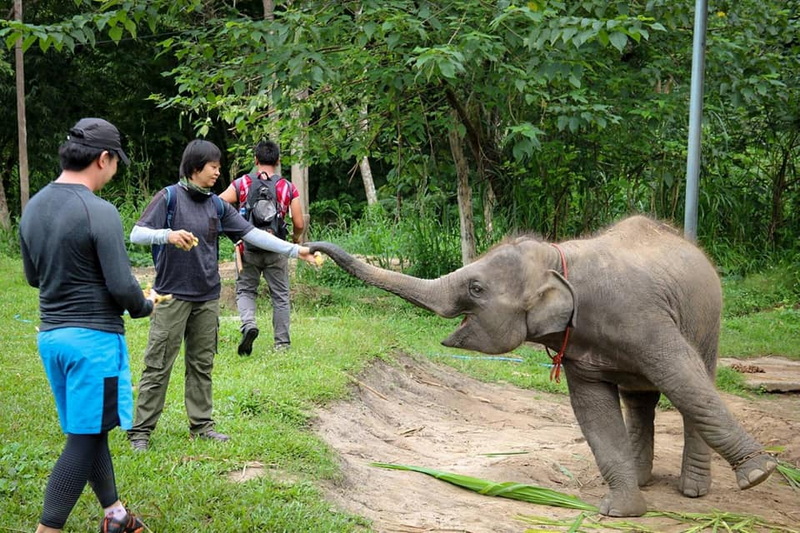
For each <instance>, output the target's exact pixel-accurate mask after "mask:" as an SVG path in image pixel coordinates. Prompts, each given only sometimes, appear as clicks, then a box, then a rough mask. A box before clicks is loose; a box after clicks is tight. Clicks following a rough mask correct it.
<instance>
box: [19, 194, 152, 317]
mask: <svg viewBox="0 0 800 533" xmlns="http://www.w3.org/2000/svg"><path fill="white" fill-rule="evenodd" d="M19 233H20V246H21V249H22V264H23V267H24V269H25V277H26V278H27V280H28V283H29V284H30V285H31V286H33V287H38V288H39V313H40V318H41V326H40V330H42V331H46V330H50V329H56V328H64V327H80V328H89V329H97V330H101V331H109V332H112V333H124V332H125V325H124V322H123V320H122V313H123V312H124V311H125V310H126V309H127V311H128V313H130V315H131V316H132V317H133V318H139V317H143V316H147V315H149V314H150V313H151V312H152V310H153V304H152V302H150V301H149V300H147V299H145V297H144V295H143V294H142V288H141V287H140V286H139V283H138V282H137V281H136V278H135V277H134V276H133V274H132V273H131V264H130V261H129V260H128V255H127V253H126V251H125V237H124V235H123V231H122V222H121V221H120V218H119V213H118V212H117V209H116V208H115V207H114V206H113V205H111V204H110V203H108V202H106V201H105V200H103V199H101V198H98V197H97V196H95V194H94V193H93V192H92V191H91V190H89V188H88V187H86V186H84V185H78V184H68V183H55V182H54V183H51V184H49V185H47V186H46V187H45V188H43V189H42V190H40V191H39V192H38V193H37V194H35V195H34V196H33V198H31V201H30V202H29V203H28V205H27V206H26V207H25V211H24V212H23V213H22V220H21V221H20V227H19Z"/></svg>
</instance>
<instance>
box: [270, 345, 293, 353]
mask: <svg viewBox="0 0 800 533" xmlns="http://www.w3.org/2000/svg"><path fill="white" fill-rule="evenodd" d="M291 347H292V345H291V344H276V345H275V346H273V347H272V351H274V352H283V351H286V350H288V349H289V348H291Z"/></svg>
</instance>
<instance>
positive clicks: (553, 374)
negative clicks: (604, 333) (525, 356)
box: [545, 243, 572, 383]
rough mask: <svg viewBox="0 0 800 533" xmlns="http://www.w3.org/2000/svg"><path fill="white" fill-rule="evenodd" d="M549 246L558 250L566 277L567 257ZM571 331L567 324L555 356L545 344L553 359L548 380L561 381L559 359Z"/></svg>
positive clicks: (558, 247) (559, 248)
mask: <svg viewBox="0 0 800 533" xmlns="http://www.w3.org/2000/svg"><path fill="white" fill-rule="evenodd" d="M550 246H552V247H553V248H555V249H556V250H558V255H560V256H561V270H563V271H564V279H567V258H566V257H565V256H564V250H562V249H561V247H560V246H559V245H557V244H553V243H551V244H550ZM570 331H572V326H569V325H568V326H567V329H566V330H565V331H564V342H562V343H561V349H560V350H559V351H558V353H557V354H556V355H555V356H552V355H550V348H548V347H547V346H545V350H546V351H547V355H549V356H550V359H552V360H553V368H552V369H551V370H550V381H553V380H555V382H556V383H561V360H562V359H563V358H564V351H565V350H566V349H567V343H568V342H569V332H570Z"/></svg>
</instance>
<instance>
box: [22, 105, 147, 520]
mask: <svg viewBox="0 0 800 533" xmlns="http://www.w3.org/2000/svg"><path fill="white" fill-rule="evenodd" d="M58 155H59V159H60V161H61V169H62V172H61V175H60V176H59V177H58V178H57V179H56V180H55V181H54V182H53V183H50V184H49V185H47V186H46V187H44V188H43V189H42V190H41V191H39V192H38V193H37V194H36V195H35V196H34V197H33V198H32V199H31V201H30V202H29V203H28V205H27V206H26V208H25V211H24V212H23V214H22V220H21V221H20V228H19V232H20V245H21V249H22V262H23V266H24V269H25V276H26V278H27V280H28V283H29V284H30V285H32V286H33V287H37V288H38V289H39V314H40V319H41V325H40V327H39V334H38V339H37V342H38V346H39V354H40V356H41V359H42V363H43V365H44V369H45V372H46V374H47V378H48V380H49V382H50V386H51V388H52V391H53V395H54V397H55V402H56V408H57V410H58V418H59V421H60V423H61V428H62V430H63V431H64V433H65V434H66V435H67V442H66V445H65V447H64V451H63V452H62V454H61V456H60V457H59V459H58V461H57V462H56V464H55V466H54V467H53V471H52V472H51V474H50V478H49V480H48V482H47V488H46V490H45V496H44V508H43V511H42V515H41V519H40V522H39V526H38V528H37V529H36V532H37V533H45V532H57V531H61V529H62V528H63V527H64V524H65V523H66V521H67V518H68V517H69V514H70V513H71V512H72V508H73V507H74V506H75V503H76V502H77V501H78V497H79V496H80V495H81V492H83V489H84V487H86V484H87V483H89V485H90V486H91V487H92V490H93V491H94V493H95V495H96V496H97V499H98V500H99V502H100V505H102V507H103V509H104V511H105V512H104V517H103V519H102V522H101V525H100V531H101V532H102V533H141V532H143V531H144V524H142V522H141V521H140V520H139V519H138V518H136V517H135V516H133V515H131V514H129V513H128V512H127V511H126V509H125V507H124V506H123V505H122V503H121V502H120V500H119V496H118V494H117V487H116V482H115V479H114V467H113V464H112V462H111V454H110V452H109V448H108V432H109V431H110V430H111V429H113V428H114V427H116V426H121V427H122V428H123V429H129V428H130V427H131V423H132V418H133V391H132V387H131V373H130V367H129V364H128V349H127V347H126V345H125V326H124V322H123V319H122V314H123V312H124V311H126V310H127V311H128V313H129V314H130V316H131V317H133V318H139V317H146V316H149V315H150V314H151V313H152V311H153V306H154V305H155V302H156V296H157V294H156V293H155V292H152V291H151V292H150V293H149V294H148V295H145V294H144V293H143V292H142V289H141V287H140V286H139V283H138V282H137V281H136V278H135V277H134V276H133V274H132V273H131V266H130V262H129V260H128V255H127V253H126V251H125V237H124V235H123V230H122V221H121V220H120V217H119V212H118V211H117V209H116V208H115V207H114V206H113V205H111V204H110V203H108V202H106V201H105V200H102V199H100V198H98V197H97V196H96V195H95V194H94V193H95V192H96V191H98V190H100V189H101V188H102V187H103V186H104V185H105V184H106V183H108V182H109V181H110V180H111V178H112V176H114V174H115V173H116V171H117V164H118V162H119V160H122V161H124V162H125V163H126V164H128V163H129V160H128V156H127V155H126V154H125V152H124V151H123V150H122V144H121V142H120V135H119V131H117V128H115V127H114V125H113V124H111V123H109V122H107V121H105V120H103V119H99V118H85V119H82V120H80V121H79V122H78V123H77V124H75V126H74V127H73V128H72V129H71V130H70V131H69V135H68V137H67V141H66V142H65V143H64V144H62V145H61V147H60V148H59V151H58Z"/></svg>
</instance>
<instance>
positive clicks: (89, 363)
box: [38, 328, 133, 434]
mask: <svg viewBox="0 0 800 533" xmlns="http://www.w3.org/2000/svg"><path fill="white" fill-rule="evenodd" d="M38 342H39V354H40V355H41V357H42V364H44V370H45V372H46V373H47V378H48V380H50V387H51V388H52V389H53V395H54V396H55V400H56V409H57V410H58V419H59V421H60V422H61V429H62V430H63V431H64V433H75V434H97V433H103V432H105V431H109V430H111V429H112V428H114V427H116V426H121V427H122V428H123V429H130V428H131V426H132V422H133V388H132V386H131V369H130V366H129V364H128V347H127V346H126V344H125V336H124V335H121V334H119V333H109V332H107V331H98V330H95V329H87V328H59V329H53V330H48V331H42V332H40V333H39V337H38Z"/></svg>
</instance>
